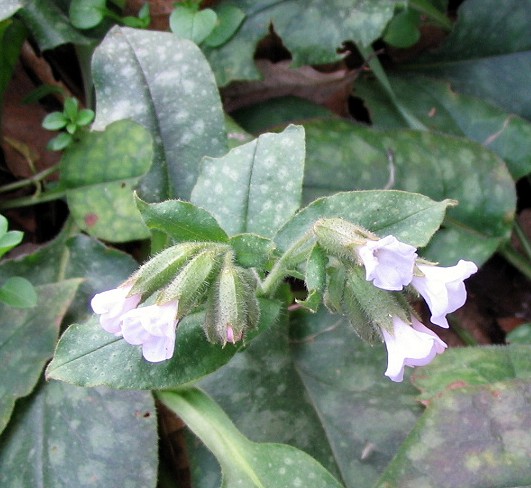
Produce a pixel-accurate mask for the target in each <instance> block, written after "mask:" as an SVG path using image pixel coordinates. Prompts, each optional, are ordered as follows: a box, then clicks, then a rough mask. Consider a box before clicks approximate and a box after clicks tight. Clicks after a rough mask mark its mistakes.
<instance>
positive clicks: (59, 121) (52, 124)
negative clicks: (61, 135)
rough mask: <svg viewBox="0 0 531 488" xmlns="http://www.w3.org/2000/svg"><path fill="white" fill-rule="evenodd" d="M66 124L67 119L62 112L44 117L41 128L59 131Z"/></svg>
mask: <svg viewBox="0 0 531 488" xmlns="http://www.w3.org/2000/svg"><path fill="white" fill-rule="evenodd" d="M66 124H68V119H67V118H66V117H65V115H64V114H63V112H52V113H51V114H48V115H47V116H46V117H44V120H43V121H42V126H43V127H44V128H45V129H47V130H59V129H62V128H63V127H65V126H66Z"/></svg>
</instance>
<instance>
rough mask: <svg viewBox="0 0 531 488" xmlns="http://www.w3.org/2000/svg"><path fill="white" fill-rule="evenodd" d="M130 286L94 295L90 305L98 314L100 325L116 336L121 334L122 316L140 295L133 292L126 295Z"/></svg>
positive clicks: (133, 306) (135, 304)
mask: <svg viewBox="0 0 531 488" xmlns="http://www.w3.org/2000/svg"><path fill="white" fill-rule="evenodd" d="M131 288H132V287H131V286H122V287H118V288H114V289H112V290H107V291H104V292H102V293H98V294H96V295H94V297H93V298H92V300H91V302H90V305H91V307H92V310H93V311H94V313H96V314H98V315H100V325H101V326H102V327H103V329H105V330H106V331H107V332H110V333H111V334H114V335H116V336H119V335H121V322H122V316H123V315H124V314H125V313H126V312H128V311H129V310H132V309H134V308H135V307H136V306H137V305H138V304H139V302H140V299H141V298H142V296H141V295H140V294H135V295H132V296H130V297H129V296H127V295H128V293H129V292H130V291H131Z"/></svg>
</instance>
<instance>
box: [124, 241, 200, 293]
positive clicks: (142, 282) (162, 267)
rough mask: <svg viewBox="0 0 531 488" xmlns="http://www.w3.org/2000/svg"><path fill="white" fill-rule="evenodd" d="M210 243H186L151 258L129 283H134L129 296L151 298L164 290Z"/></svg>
mask: <svg viewBox="0 0 531 488" xmlns="http://www.w3.org/2000/svg"><path fill="white" fill-rule="evenodd" d="M208 245H209V243H203V242H186V243H181V244H177V245H176V246H172V247H169V248H168V249H165V250H164V251H162V252H160V253H159V254H157V255H155V256H154V257H153V258H151V259H150V260H149V261H148V262H147V263H145V264H144V265H142V266H141V267H140V268H139V269H138V271H136V273H134V274H133V276H132V277H131V278H129V280H127V282H128V283H132V284H133V286H132V289H131V291H130V293H129V295H134V294H137V293H140V294H142V295H144V296H150V295H152V294H153V293H155V292H156V291H157V290H160V289H161V288H163V287H164V286H165V285H166V284H167V283H168V282H169V281H170V280H171V279H172V278H173V276H175V274H176V273H177V272H178V271H179V269H180V268H182V267H183V266H184V265H185V264H186V262H187V261H188V260H189V259H191V258H192V257H193V256H194V255H195V254H197V253H198V252H199V251H201V250H203V249H205V247H208Z"/></svg>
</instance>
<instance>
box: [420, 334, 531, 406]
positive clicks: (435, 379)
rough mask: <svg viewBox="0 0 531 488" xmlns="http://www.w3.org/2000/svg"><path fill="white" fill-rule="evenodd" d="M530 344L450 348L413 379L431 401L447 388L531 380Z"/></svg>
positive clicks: (426, 398)
mask: <svg viewBox="0 0 531 488" xmlns="http://www.w3.org/2000/svg"><path fill="white" fill-rule="evenodd" d="M530 353H531V346H528V345H516V344H515V345H510V346H490V347H467V348H459V349H449V350H448V351H446V352H445V353H444V354H442V355H441V356H440V357H437V361H434V363H433V364H431V365H429V366H427V367H426V368H422V369H419V370H417V371H416V372H415V374H414V375H413V383H414V384H415V386H416V387H417V388H419V389H420V390H421V391H422V396H421V399H422V400H424V401H428V400H430V399H434V397H436V396H437V395H439V394H441V393H444V392H445V391H450V390H455V389H456V388H462V387H465V386H475V385H488V384H491V383H495V382H498V381H506V380H512V379H515V378H517V379H527V380H531V365H530V363H529V354H530Z"/></svg>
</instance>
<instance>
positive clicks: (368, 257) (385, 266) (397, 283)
mask: <svg viewBox="0 0 531 488" xmlns="http://www.w3.org/2000/svg"><path fill="white" fill-rule="evenodd" d="M357 251H358V256H359V258H360V260H361V261H362V263H363V265H364V266H365V275H366V279H367V281H372V282H373V284H374V286H377V287H378V288H381V289H383V290H401V289H402V288H403V287H404V286H405V285H409V283H411V280H412V279H413V268H414V266H415V260H416V258H417V253H416V249H415V248H414V247H413V246H410V245H409V244H405V243H403V242H400V241H399V240H398V239H397V238H396V237H394V236H387V237H384V238H383V239H379V240H377V241H371V240H369V241H367V242H366V243H365V244H363V245H362V246H360V247H359V248H358V250H357Z"/></svg>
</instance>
